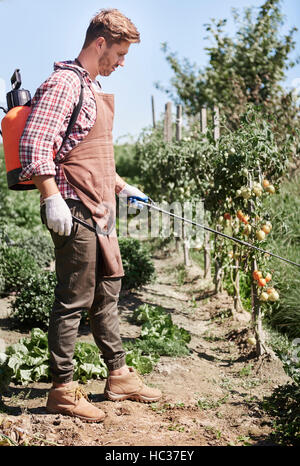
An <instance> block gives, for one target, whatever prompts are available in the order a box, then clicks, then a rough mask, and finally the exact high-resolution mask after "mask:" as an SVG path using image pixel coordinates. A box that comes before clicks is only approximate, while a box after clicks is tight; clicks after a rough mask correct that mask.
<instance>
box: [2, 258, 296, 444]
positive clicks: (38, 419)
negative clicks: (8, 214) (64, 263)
mask: <svg viewBox="0 0 300 466" xmlns="http://www.w3.org/2000/svg"><path fill="white" fill-rule="evenodd" d="M180 263H182V259H181V258H178V257H177V258H176V260H175V259H174V258H170V257H169V258H156V259H155V265H156V270H157V281H156V283H154V284H151V285H149V286H145V287H143V288H142V289H140V290H139V291H136V292H134V293H130V294H123V295H122V296H121V299H120V318H121V334H122V337H123V338H128V337H137V336H139V332H140V327H137V326H134V325H132V324H131V323H130V321H129V317H130V315H131V312H132V310H133V309H134V308H136V307H137V306H138V305H139V304H142V303H148V304H152V305H161V306H163V307H165V308H166V309H168V310H169V311H170V312H171V313H172V319H173V322H174V323H176V324H178V325H179V326H181V327H184V328H185V329H187V330H189V331H190V332H191V335H192V340H191V342H190V344H189V348H190V350H191V354H190V355H189V356H188V357H184V358H169V357H161V359H160V361H159V363H158V364H157V365H156V367H155V370H154V371H153V372H152V373H151V374H149V375H147V376H144V379H145V380H146V382H147V383H148V384H151V385H152V386H155V387H158V388H160V389H161V390H162V391H163V399H162V400H161V401H160V402H158V403H155V404H152V405H145V404H140V403H136V402H131V401H125V402H118V403H113V402H110V401H106V400H104V398H103V395H102V394H103V390H104V385H105V380H102V381H92V382H90V383H89V384H87V385H86V386H85V389H86V391H87V392H88V393H90V395H89V396H90V399H91V400H92V401H93V403H94V404H95V405H96V406H99V407H101V409H103V410H104V411H105V412H106V414H107V416H106V419H105V420H104V422H103V424H87V423H83V422H82V421H80V420H77V419H73V418H69V417H65V416H60V415H49V414H47V413H46V411H45V408H44V406H45V403H46V397H47V392H48V389H49V387H50V384H42V383H35V384H31V385H29V386H27V387H22V386H14V385H12V384H11V385H10V387H9V393H6V394H5V395H3V397H2V406H1V412H2V413H3V412H4V413H5V414H2V415H1V414H0V417H1V416H2V417H3V416H4V417H5V418H6V422H8V421H7V419H8V420H9V422H11V425H12V428H11V432H12V434H11V435H14V440H15V442H16V443H20V442H22V441H24V438H25V439H27V442H29V443H30V444H32V443H34V444H36V445H51V444H56V445H84V446H88V445H89V446H94V445H99V446H100V445H108V446H140V445H143V446H149V445H156V446H160V445H161V446H166V445H168V446H172V445H173V446H174V445H175V446H204V445H215V446H217V445H220V446H223V445H237V446H240V445H271V444H272V443H271V441H270V440H269V435H270V432H271V422H270V419H268V417H267V416H266V415H265V413H264V412H263V411H262V409H261V407H260V402H261V400H262V398H263V396H267V395H269V394H271V393H272V391H273V389H274V388H275V387H276V386H278V385H281V384H283V383H285V382H286V381H287V380H288V377H287V376H286V375H285V373H284V371H283V369H282V365H281V362H280V361H279V360H278V359H276V358H273V359H271V360H263V361H257V360H256V359H255V358H253V354H251V353H252V349H251V347H250V346H249V344H248V343H247V337H248V332H247V330H246V327H247V323H246V321H247V320H248V317H249V316H248V315H244V314H240V315H239V316H238V318H235V319H234V318H233V317H232V316H231V309H232V300H231V298H230V297H228V296H227V295H226V294H225V293H224V294H221V295H219V296H214V294H213V288H212V285H211V283H210V282H208V281H204V280H203V279H202V278H201V270H199V269H198V268H197V267H196V266H193V267H191V269H190V270H189V272H188V275H187V277H186V278H185V281H184V283H182V277H181V281H180V276H179V273H178V270H177V268H176V266H177V265H178V264H180ZM179 283H180V284H179ZM8 305H9V300H7V299H6V300H1V302H0V314H1V316H0V341H1V339H2V340H4V341H5V342H6V344H10V343H13V342H15V341H18V339H19V338H20V337H21V336H22V334H20V333H18V332H15V331H12V330H11V329H10V328H9V319H8V318H6V316H7V312H8ZM79 338H80V339H82V340H85V341H91V342H92V341H93V340H92V336H91V334H89V333H88V334H86V333H85V334H84V335H81V336H79ZM7 416H8V418H7ZM13 426H15V427H18V428H19V429H21V430H19V431H17V430H16V429H13ZM22 430H23V431H26V432H25V433H24V432H23V433H22Z"/></svg>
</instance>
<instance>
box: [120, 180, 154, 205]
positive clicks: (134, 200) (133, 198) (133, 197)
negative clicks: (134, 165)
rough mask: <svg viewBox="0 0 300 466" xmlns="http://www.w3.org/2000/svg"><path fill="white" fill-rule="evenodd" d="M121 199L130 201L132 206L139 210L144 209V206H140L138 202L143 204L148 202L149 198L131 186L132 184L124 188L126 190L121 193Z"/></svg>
mask: <svg viewBox="0 0 300 466" xmlns="http://www.w3.org/2000/svg"><path fill="white" fill-rule="evenodd" d="M119 197H120V198H121V199H124V200H126V199H129V201H130V204H131V205H132V206H133V207H137V208H138V209H143V207H144V206H143V204H140V203H139V202H138V200H140V201H143V202H148V199H149V198H148V196H146V194H144V193H143V192H142V191H140V190H139V189H138V188H136V187H135V186H131V185H130V184H127V183H126V185H125V186H124V188H123V189H122V190H121V191H120V192H119Z"/></svg>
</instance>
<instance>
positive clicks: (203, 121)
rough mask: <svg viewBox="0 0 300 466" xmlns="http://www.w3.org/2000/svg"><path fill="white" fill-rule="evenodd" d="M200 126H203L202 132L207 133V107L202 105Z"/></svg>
mask: <svg viewBox="0 0 300 466" xmlns="http://www.w3.org/2000/svg"><path fill="white" fill-rule="evenodd" d="M200 127H201V133H204V134H205V133H206V131H207V113H206V107H202V108H201V110H200Z"/></svg>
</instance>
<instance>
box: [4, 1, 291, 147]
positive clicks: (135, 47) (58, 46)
mask: <svg viewBox="0 0 300 466" xmlns="http://www.w3.org/2000/svg"><path fill="white" fill-rule="evenodd" d="M263 3H264V0H209V1H207V0H185V1H180V0H84V1H83V0H0V24H1V27H0V44H1V48H0V105H2V106H5V101H6V97H5V96H6V92H8V91H9V90H10V89H11V87H10V78H11V76H12V74H13V72H14V70H15V69H16V68H19V69H20V71H21V76H22V88H24V89H28V90H29V91H30V92H31V95H32V96H33V95H34V92H35V90H36V88H37V87H38V86H39V85H40V84H41V83H42V82H43V81H45V80H46V79H47V78H48V76H49V75H50V74H51V73H52V70H53V64H54V62H56V61H63V60H70V59H74V58H75V57H76V56H77V55H78V54H79V52H80V50H81V47H82V44H83V40H84V37H85V32H86V29H87V27H88V24H89V22H90V20H91V18H92V17H93V16H94V15H95V14H96V13H97V12H98V11H99V10H100V9H102V8H118V9H119V10H120V11H121V12H122V13H124V14H125V15H126V16H128V17H129V18H130V19H131V20H132V21H133V22H134V24H135V25H136V26H137V28H138V29H139V31H140V34H141V43H140V44H132V45H131V47H130V49H129V53H128V55H127V57H126V60H125V66H124V68H119V69H118V70H117V71H115V72H114V73H113V74H112V75H111V76H109V77H105V78H102V77H99V78H98V80H99V81H100V82H101V85H102V87H103V90H104V91H105V92H108V93H113V94H114V95H115V123H114V140H115V142H117V143H122V142H126V141H127V140H136V139H137V137H138V136H139V134H140V133H141V131H142V130H143V129H144V128H147V127H149V126H151V124H152V109H151V96H153V97H154V106H155V115H156V119H160V118H161V117H162V113H163V111H164V108H165V104H166V102H167V101H168V96H167V95H166V94H165V93H163V92H162V91H159V90H158V89H156V88H155V83H156V82H160V83H161V84H162V85H163V86H166V87H168V85H169V83H170V79H171V77H172V71H171V69H170V67H169V65H168V63H167V62H166V59H165V56H164V53H163V52H162V50H161V44H162V43H163V42H167V43H168V46H169V48H170V50H171V51H173V52H177V53H178V56H179V57H180V58H188V59H189V61H190V62H192V63H197V65H198V66H199V67H200V66H204V65H205V63H206V62H207V55H206V53H205V50H204V48H205V47H206V46H207V45H208V42H207V41H205V40H204V38H205V36H206V35H207V33H206V31H205V27H204V24H205V23H208V22H210V20H211V19H212V18H215V19H224V18H226V19H227V20H228V24H227V31H228V33H229V35H232V36H233V35H234V31H235V27H236V26H235V24H234V22H233V19H232V14H231V9H232V8H238V9H239V10H240V11H241V12H242V10H243V8H244V7H249V6H253V7H256V8H257V7H259V6H261V5H262V4H263ZM282 11H283V13H284V15H285V16H286V18H285V23H284V25H283V26H282V32H281V33H282V35H284V33H287V32H288V30H289V29H290V28H291V27H293V26H296V27H297V28H298V29H299V31H298V32H297V33H296V35H295V39H296V43H297V47H296V51H297V53H298V54H299V55H300V0H282ZM293 55H294V56H295V55H296V53H294V54H293ZM284 85H285V87H287V88H292V87H294V88H295V87H296V88H297V89H299V92H300V64H299V65H297V66H296V67H295V68H293V69H291V70H289V71H288V72H287V77H286V80H285V83H284ZM174 112H175V108H174ZM3 116H4V114H3V112H2V111H0V119H2V117H3Z"/></svg>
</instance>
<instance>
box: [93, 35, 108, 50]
mask: <svg viewBox="0 0 300 466" xmlns="http://www.w3.org/2000/svg"><path fill="white" fill-rule="evenodd" d="M95 43H96V46H97V47H100V48H102V47H103V46H104V45H105V44H106V40H105V39H104V37H97V39H96V40H95Z"/></svg>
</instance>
